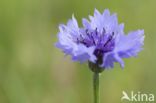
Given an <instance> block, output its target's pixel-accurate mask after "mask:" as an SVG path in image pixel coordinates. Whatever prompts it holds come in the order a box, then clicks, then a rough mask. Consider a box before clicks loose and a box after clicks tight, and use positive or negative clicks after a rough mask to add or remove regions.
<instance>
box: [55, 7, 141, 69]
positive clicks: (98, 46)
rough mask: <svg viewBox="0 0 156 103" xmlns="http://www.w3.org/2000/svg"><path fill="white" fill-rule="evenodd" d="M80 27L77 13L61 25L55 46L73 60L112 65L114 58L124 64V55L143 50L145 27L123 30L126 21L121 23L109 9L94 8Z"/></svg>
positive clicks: (98, 64) (97, 64)
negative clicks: (76, 16)
mask: <svg viewBox="0 0 156 103" xmlns="http://www.w3.org/2000/svg"><path fill="white" fill-rule="evenodd" d="M82 23H83V27H79V26H78V23H77V20H76V19H75V17H74V16H72V19H70V20H69V21H68V23H67V24H66V25H64V24H61V25H60V26H59V30H60V32H59V33H58V39H59V40H58V42H57V43H56V47H57V48H60V49H61V50H62V51H63V52H64V53H65V54H67V55H71V57H72V60H74V61H80V62H85V61H88V62H89V65H91V66H96V67H99V68H102V69H104V68H105V69H106V68H113V66H114V62H118V63H119V64H120V65H121V67H122V68H123V67H124V62H123V60H122V58H129V57H134V56H136V55H137V54H138V52H140V51H141V50H142V46H143V44H144V30H136V31H131V32H129V33H128V34H127V35H125V33H124V24H123V23H122V24H118V20H117V16H116V14H112V15H111V14H110V12H109V10H108V9H106V10H104V12H103V13H102V14H101V13H100V12H99V11H98V10H96V9H95V11H94V16H89V20H87V19H83V20H82Z"/></svg>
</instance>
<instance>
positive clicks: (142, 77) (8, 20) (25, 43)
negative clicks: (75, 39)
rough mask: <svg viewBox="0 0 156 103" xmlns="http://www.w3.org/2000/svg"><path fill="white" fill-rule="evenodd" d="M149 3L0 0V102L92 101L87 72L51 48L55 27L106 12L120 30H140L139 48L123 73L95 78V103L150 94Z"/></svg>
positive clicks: (153, 57) (154, 68) (153, 47)
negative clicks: (141, 46) (125, 95)
mask: <svg viewBox="0 0 156 103" xmlns="http://www.w3.org/2000/svg"><path fill="white" fill-rule="evenodd" d="M155 4H156V1H155V0H148V1H147V0H114V1H113V0H1V1H0V103H92V100H93V99H92V73H91V72H90V71H89V70H88V67H87V64H83V65H81V64H79V63H75V62H72V61H71V60H70V57H66V58H65V57H64V55H63V53H61V52H60V51H59V50H58V49H56V48H55V47H54V43H55V42H56V41H57V37H56V34H57V31H58V28H57V27H58V25H59V23H66V22H67V20H68V19H69V18H71V15H72V14H73V13H74V15H75V16H76V18H77V19H78V22H79V24H80V25H81V18H83V17H87V16H88V15H89V14H93V11H94V8H97V9H98V10H100V11H101V12H102V11H103V10H104V9H105V8H109V9H110V11H111V12H116V13H117V14H118V19H119V22H120V23H121V22H124V23H125V32H126V33H127V31H129V30H135V29H138V28H143V29H144V30H145V35H146V38H145V46H144V50H143V51H142V52H141V53H140V54H139V56H138V58H131V59H125V64H126V66H125V69H124V70H121V69H120V67H119V65H118V64H116V66H115V69H113V70H109V71H104V72H103V73H102V75H101V88H100V89H101V103H120V102H121V101H120V98H121V93H122V91H123V90H125V91H128V92H129V91H132V90H134V91H141V92H145V93H146V92H149V93H155V94H156V88H155V87H156V82H155V81H156V77H155V72H156V64H155V61H156V54H155V52H156V41H155V39H156V35H155V34H156V31H155V28H156V19H155V18H156V11H155V9H156V6H155Z"/></svg>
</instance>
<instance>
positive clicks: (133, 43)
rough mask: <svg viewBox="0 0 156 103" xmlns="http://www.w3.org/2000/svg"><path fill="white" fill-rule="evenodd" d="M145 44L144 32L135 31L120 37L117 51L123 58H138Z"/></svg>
mask: <svg viewBox="0 0 156 103" xmlns="http://www.w3.org/2000/svg"><path fill="white" fill-rule="evenodd" d="M143 42H144V30H137V31H133V32H130V33H128V35H121V36H120V38H119V42H118V43H117V44H116V48H115V51H116V52H118V54H119V56H120V57H122V58H129V57H132V56H137V54H138V52H139V51H141V50H142V46H143V45H144V43H143Z"/></svg>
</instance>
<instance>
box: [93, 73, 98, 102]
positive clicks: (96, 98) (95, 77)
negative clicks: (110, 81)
mask: <svg viewBox="0 0 156 103" xmlns="http://www.w3.org/2000/svg"><path fill="white" fill-rule="evenodd" d="M93 89H94V103H99V73H96V72H94V74H93Z"/></svg>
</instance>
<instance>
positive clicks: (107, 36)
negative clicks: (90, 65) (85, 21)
mask: <svg viewBox="0 0 156 103" xmlns="http://www.w3.org/2000/svg"><path fill="white" fill-rule="evenodd" d="M77 43H82V44H84V45H85V46H86V47H91V46H95V47H96V49H95V50H94V55H95V56H96V57H97V62H96V64H101V63H102V62H103V56H104V54H105V53H107V52H111V51H112V50H113V49H114V47H115V40H114V32H112V33H106V31H105V29H104V28H103V30H102V32H98V31H97V28H96V29H95V30H93V31H89V30H88V29H86V30H85V35H80V38H77Z"/></svg>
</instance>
